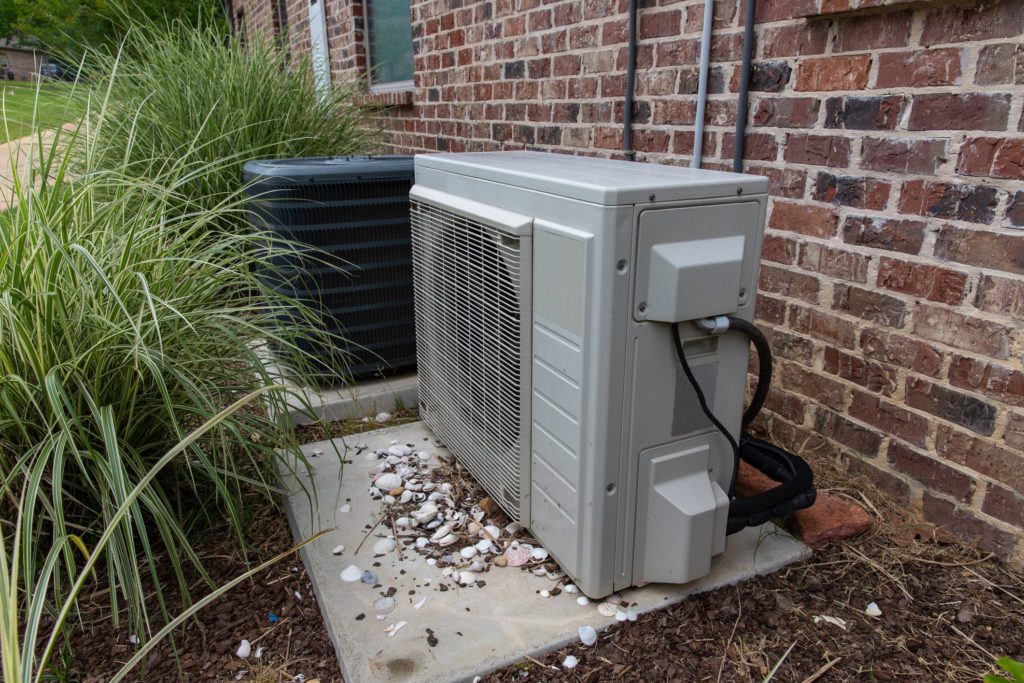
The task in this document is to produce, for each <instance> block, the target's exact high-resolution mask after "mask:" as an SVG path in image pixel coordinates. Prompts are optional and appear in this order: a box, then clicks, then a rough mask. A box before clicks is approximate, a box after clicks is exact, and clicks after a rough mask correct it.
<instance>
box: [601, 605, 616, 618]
mask: <svg viewBox="0 0 1024 683" xmlns="http://www.w3.org/2000/svg"><path fill="white" fill-rule="evenodd" d="M618 611H619V606H618V605H616V604H615V603H613V602H602V603H601V604H600V605H598V606H597V612H598V614H600V615H601V616H602V617H614V616H615V614H616V613H617V612H618Z"/></svg>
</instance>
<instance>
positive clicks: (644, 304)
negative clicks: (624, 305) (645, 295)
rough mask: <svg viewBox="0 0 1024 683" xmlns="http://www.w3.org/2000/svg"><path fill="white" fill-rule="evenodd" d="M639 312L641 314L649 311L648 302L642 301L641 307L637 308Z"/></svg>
mask: <svg viewBox="0 0 1024 683" xmlns="http://www.w3.org/2000/svg"><path fill="white" fill-rule="evenodd" d="M637 310H639V311H640V312H641V313H643V312H644V311H646V310H647V302H646V301H641V302H640V305H639V306H637Z"/></svg>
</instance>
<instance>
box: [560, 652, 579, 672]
mask: <svg viewBox="0 0 1024 683" xmlns="http://www.w3.org/2000/svg"><path fill="white" fill-rule="evenodd" d="M577 664H579V660H578V659H576V658H575V657H573V656H572V655H566V657H565V659H563V660H562V667H563V668H565V669H575V668H576V665H577Z"/></svg>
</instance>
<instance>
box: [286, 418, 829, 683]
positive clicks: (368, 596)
mask: <svg viewBox="0 0 1024 683" xmlns="http://www.w3.org/2000/svg"><path fill="white" fill-rule="evenodd" d="M347 440H348V446H349V447H350V448H354V446H355V445H356V444H365V445H366V446H367V450H366V451H364V452H363V453H362V454H359V455H356V454H355V453H354V451H352V450H350V451H348V453H347V455H346V457H345V461H346V462H345V469H344V478H343V479H342V478H341V471H340V464H339V462H338V458H337V457H336V456H335V455H334V452H333V449H334V447H335V446H337V448H338V449H339V450H340V451H341V452H342V453H343V454H344V453H346V444H345V440H344V439H337V440H335V442H333V444H332V442H329V441H325V442H321V443H319V444H309V445H307V446H305V447H304V448H303V450H304V451H305V452H306V453H307V454H314V453H316V452H317V451H320V452H321V454H319V455H318V456H317V457H315V458H313V459H311V462H312V463H313V464H314V467H315V471H313V472H308V473H304V474H303V478H304V479H305V478H306V477H312V478H314V479H315V481H316V482H317V485H318V490H319V499H318V503H317V505H316V507H315V508H312V509H311V506H310V501H309V500H308V498H307V497H306V496H305V495H304V494H302V493H296V494H294V495H292V496H291V497H290V499H289V501H288V505H287V510H288V515H289V520H290V522H291V525H292V530H293V533H294V534H295V537H296V538H297V539H304V538H308V537H310V536H311V535H312V534H313V533H314V531H318V530H320V529H324V528H331V527H336V529H335V530H334V531H331V532H330V533H328V534H327V535H326V536H324V537H323V538H321V539H318V540H317V541H315V542H314V543H312V544H310V545H308V546H306V547H305V548H304V549H303V550H302V555H303V560H304V562H305V564H306V568H307V570H308V571H309V575H310V577H311V579H312V581H313V585H314V587H315V589H316V593H317V600H318V601H319V603H320V609H321V613H322V614H323V616H324V619H325V620H326V621H327V626H328V629H329V632H330V636H331V639H332V641H333V643H334V647H335V650H336V652H337V654H338V659H339V662H340V664H341V670H342V673H343V674H344V676H345V680H347V681H359V682H360V683H363V682H364V681H434V682H440V681H469V680H472V679H473V677H474V676H477V675H481V674H483V673H486V672H487V671H490V670H493V669H495V668H498V667H501V666H504V665H506V664H510V663H512V662H515V661H519V660H521V659H523V658H524V657H525V656H527V655H529V656H534V657H535V656H539V655H540V654H542V653H545V652H549V651H551V650H553V649H557V648H559V647H562V646H563V645H565V644H567V643H569V642H571V641H575V640H576V639H577V638H578V635H577V630H578V629H579V627H580V626H592V627H593V628H595V629H597V630H598V631H600V630H601V629H604V628H606V627H607V626H609V625H610V624H612V623H614V622H615V616H604V615H602V614H601V613H600V612H599V611H598V605H599V603H600V602H601V601H595V602H592V603H590V604H587V605H580V604H578V603H577V599H578V598H579V597H580V596H579V595H578V594H570V593H566V592H562V593H561V594H559V595H555V596H552V597H543V596H542V593H541V592H542V591H548V590H549V589H552V588H554V587H555V585H556V583H555V582H553V581H552V580H551V579H549V578H547V577H546V576H535V575H533V574H531V573H530V572H529V571H524V570H522V569H518V568H510V567H504V568H499V567H493V568H492V570H491V571H489V572H487V573H485V574H481V575H480V576H481V578H482V579H485V583H486V585H484V586H482V587H480V586H468V587H460V586H456V585H453V583H452V582H451V580H445V578H444V576H443V574H442V570H441V569H439V568H437V567H434V566H430V565H428V564H427V563H426V562H425V560H424V559H423V558H422V557H421V556H420V555H418V554H417V553H416V552H415V551H414V550H411V549H409V548H406V547H405V546H404V545H401V544H400V545H399V548H398V551H397V552H396V551H392V552H389V553H388V554H387V555H384V556H380V557H374V556H373V550H372V546H373V545H374V542H375V541H377V540H379V539H378V536H377V535H378V534H380V533H382V532H383V527H379V528H377V529H376V530H375V531H373V532H372V533H371V534H370V536H369V538H367V539H366V541H365V543H363V545H362V548H361V549H360V550H359V552H358V553H357V552H355V551H356V548H357V546H359V545H360V542H362V541H363V539H364V537H366V536H367V533H368V531H369V530H370V528H371V527H372V526H373V525H374V524H375V523H376V522H377V521H378V520H379V519H380V518H381V512H382V510H383V506H382V504H381V503H380V501H376V500H372V499H371V498H370V497H369V496H368V494H367V490H366V489H367V486H368V483H369V481H370V475H371V472H372V471H373V470H374V468H375V467H376V466H377V462H376V461H371V460H368V459H367V458H366V457H365V454H366V453H367V452H372V451H373V450H374V449H376V448H387V447H388V446H389V445H390V444H391V443H392V442H393V441H397V442H399V443H403V444H415V445H416V447H417V449H420V448H422V449H424V450H427V451H430V452H432V453H435V454H436V453H438V452H441V451H443V449H442V448H440V447H438V445H437V443H436V441H435V439H434V437H433V435H432V434H431V433H430V432H429V431H428V430H427V428H426V427H425V426H424V425H423V423H422V422H415V423H412V424H407V425H402V426H398V427H393V428H387V429H382V430H377V431H374V432H369V433H363V434H358V435H355V436H352V437H348V439H347ZM435 457H436V456H435ZM430 462H431V463H433V464H435V465H436V464H437V461H436V459H432V460H431V461H430ZM314 510H315V512H314ZM400 540H401V539H400ZM339 545H343V546H345V550H344V551H343V552H342V553H341V554H340V555H335V554H333V553H332V550H333V549H335V548H336V547H337V546H339ZM809 555H810V550H809V549H808V548H807V547H806V546H805V545H804V544H803V543H801V542H800V541H798V540H796V539H794V538H793V537H791V536H789V535H788V534H785V533H783V532H781V531H778V530H776V529H774V528H773V527H771V526H765V527H761V528H758V529H747V530H745V531H744V532H741V533H739V534H735V535H733V536H731V537H729V540H728V544H727V549H726V552H725V553H724V554H723V555H721V556H719V557H718V558H717V559H716V560H715V562H714V567H713V569H712V572H711V574H710V575H709V576H707V577H705V578H703V579H701V580H699V581H695V582H693V583H691V584H688V585H685V586H672V585H660V584H659V585H650V586H646V587H644V588H641V589H632V590H628V591H623V592H622V593H620V594H618V595H619V597H620V598H621V600H622V602H623V604H624V605H628V607H623V609H628V610H631V611H636V612H646V611H650V610H654V609H658V608H662V607H665V606H667V605H670V604H672V603H675V602H679V601H681V600H683V599H685V598H686V596H688V595H691V594H693V593H697V592H702V591H708V590H712V589H714V588H719V587H721V586H725V585H730V584H734V583H737V582H738V581H741V580H743V579H746V578H749V577H751V576H755V575H758V574H766V573H770V572H774V571H777V570H778V569H780V568H782V567H784V566H785V565H787V564H790V563H792V562H796V561H798V560H801V559H804V558H806V557H808V556H809ZM349 565H356V566H358V567H359V569H361V570H371V571H373V572H374V573H375V574H376V575H377V583H378V584H379V585H378V586H376V587H375V586H373V585H367V584H364V583H361V582H359V581H355V582H352V583H347V582H344V581H342V580H341V578H340V576H339V575H340V573H341V571H342V570H344V569H345V568H346V567H348V566H349ZM442 585H443V586H444V588H445V589H442V588H441V586H442ZM388 593H391V594H393V596H394V600H395V601H396V603H397V606H396V607H395V609H394V611H392V612H390V613H388V614H386V615H383V616H382V618H381V619H380V620H378V619H377V609H375V606H374V602H375V601H376V600H377V599H378V598H381V597H382V596H385V595H387V594H388ZM424 598H425V599H426V600H425V602H423V603H422V604H420V601H422V600H423V599H424ZM417 605H418V607H417ZM401 622H406V623H405V624H404V625H403V626H401V627H400V628H399V629H398V630H397V631H396V632H394V633H393V635H390V636H389V635H388V631H387V629H389V628H390V629H394V627H395V626H397V625H398V624H400V623H401ZM435 639H436V640H435Z"/></svg>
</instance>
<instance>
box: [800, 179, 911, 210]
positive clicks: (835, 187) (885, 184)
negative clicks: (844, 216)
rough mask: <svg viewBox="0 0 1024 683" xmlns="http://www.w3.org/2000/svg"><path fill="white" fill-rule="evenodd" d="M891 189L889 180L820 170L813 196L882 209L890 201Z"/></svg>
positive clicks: (862, 207) (864, 207) (826, 200)
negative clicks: (838, 174) (839, 174)
mask: <svg viewBox="0 0 1024 683" xmlns="http://www.w3.org/2000/svg"><path fill="white" fill-rule="evenodd" d="M891 189H892V183H890V182H889V181H888V180H882V179H879V178H865V177H861V176H836V175H832V174H831V173H826V172H824V171H819V172H818V177H817V179H816V180H815V182H814V189H813V191H812V194H811V197H812V198H813V199H815V200H816V201H819V202H828V203H830V204H837V205H840V206H852V207H854V208H857V209H871V210H873V211H880V210H881V209H884V208H885V205H886V203H887V202H888V201H889V192H890V190H891Z"/></svg>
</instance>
